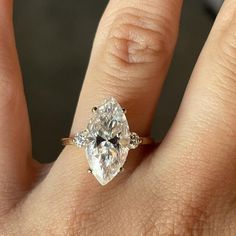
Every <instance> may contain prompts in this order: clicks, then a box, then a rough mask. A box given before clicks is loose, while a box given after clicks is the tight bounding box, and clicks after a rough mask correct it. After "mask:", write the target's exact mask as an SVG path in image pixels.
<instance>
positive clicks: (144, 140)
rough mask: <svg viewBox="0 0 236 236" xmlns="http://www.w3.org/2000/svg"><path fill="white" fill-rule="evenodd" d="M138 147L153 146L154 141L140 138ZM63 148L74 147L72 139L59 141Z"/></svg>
mask: <svg viewBox="0 0 236 236" xmlns="http://www.w3.org/2000/svg"><path fill="white" fill-rule="evenodd" d="M140 140H141V142H140V145H151V144H155V140H154V139H153V138H151V137H140ZM61 142H62V145H63V146H67V145H75V143H74V138H63V139H62V140H61Z"/></svg>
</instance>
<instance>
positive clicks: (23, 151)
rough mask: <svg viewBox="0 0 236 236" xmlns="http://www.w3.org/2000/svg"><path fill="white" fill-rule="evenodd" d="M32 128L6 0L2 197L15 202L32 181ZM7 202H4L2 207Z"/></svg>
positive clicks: (0, 69)
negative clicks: (30, 177)
mask: <svg viewBox="0 0 236 236" xmlns="http://www.w3.org/2000/svg"><path fill="white" fill-rule="evenodd" d="M29 130H30V129H29V122H28V116H27V108H26V103H25V98H24V93H23V86H22V81H21V73H20V68H19V64H18V59H17V53H16V47H15V40H14V33H13V25H12V1H8V0H3V1H0V201H2V200H3V199H4V200H5V199H9V200H11V201H9V202H13V200H14V199H15V198H17V197H19V196H18V195H20V194H21V193H22V191H24V190H25V189H26V188H27V186H28V185H29V182H30V181H31V180H29V175H30V168H29V165H30V164H29V163H30V161H29V160H30V158H31V144H30V131H29ZM13 192H14V194H13ZM9 204H10V203H9ZM5 206H6V205H5V204H1V207H0V211H1V208H2V207H5Z"/></svg>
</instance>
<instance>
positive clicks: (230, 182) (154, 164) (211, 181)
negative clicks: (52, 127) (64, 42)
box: [0, 0, 236, 236]
mask: <svg viewBox="0 0 236 236" xmlns="http://www.w3.org/2000/svg"><path fill="white" fill-rule="evenodd" d="M181 7H182V1H181V0H168V1H162V0H129V1H127V0H110V2H109V4H108V7H107V9H106V11H105V13H104V15H103V17H102V19H101V22H100V24H99V27H98V32H97V35H96V38H95V42H94V47H93V50H92V55H91V60H90V64H89V67H88V71H87V74H86V78H85V81H84V85H83V89H82V91H81V95H80V98H79V101H78V106H77V109H76V112H75V117H74V122H73V125H72V129H71V134H74V133H75V132H77V131H78V130H81V129H84V128H85V127H86V124H87V121H88V119H89V117H90V116H91V107H93V106H94V105H97V104H98V103H99V101H102V100H103V99H104V98H107V97H110V96H113V97H115V98H116V99H117V100H118V101H119V103H120V104H122V106H123V107H125V108H126V109H127V110H128V113H127V116H128V120H129V123H130V128H131V130H134V131H136V132H137V133H138V134H140V135H141V136H148V135H149V133H150V128H151V125H152V119H153V113H154V110H155V109H156V105H157V102H158V98H159V95H160V92H161V88H162V84H163V82H164V79H165V77H166V73H167V71H168V66H169V64H170V61H171V58H172V53H173V50H174V47H175V43H176V39H177V34H178V27H179V18H180V14H181ZM183 69H184V68H183ZM94 94H96V96H94ZM16 119H17V122H16ZM0 134H1V135H0V155H1V158H0V235H3V236H5V235H7V236H8V235H36V236H37V235H214V236H217V235H220V236H222V235H236V145H235V141H236V1H235V0H225V2H224V5H223V7H222V9H221V11H220V13H219V15H218V17H217V19H216V22H215V24H214V26H213V28H212V31H211V33H210V35H209V38H208V40H207V42H206V44H205V46H204V48H203V50H202V52H201V54H200V57H199V60H198V62H197V64H196V66H195V69H194V71H193V74H192V76H191V79H190V82H189V85H188V87H187V89H186V93H185V95H184V98H183V102H182V104H181V106H180V109H179V112H178V114H177V116H176V118H175V120H174V122H173V125H172V127H171V129H170V130H169V132H168V134H167V136H166V137H165V139H164V140H163V142H162V144H161V145H160V146H159V147H158V148H157V147H140V148H138V149H137V150H135V151H133V152H132V153H130V155H129V158H128V161H127V163H126V165H125V169H126V170H125V172H123V173H122V174H120V175H119V176H117V177H116V178H115V179H114V180H113V181H112V182H111V183H109V184H108V185H106V186H105V187H101V186H100V185H99V184H98V183H97V181H96V180H95V178H94V177H93V176H92V175H88V174H87V172H86V170H87V168H88V164H87V161H86V158H85V154H84V152H83V150H78V149H77V148H75V147H71V146H70V147H69V146H68V147H65V148H64V150H63V151H62V153H61V154H60V156H59V157H58V159H57V161H56V162H55V163H53V164H52V165H50V166H48V165H47V166H42V165H40V164H38V163H35V162H34V161H33V160H32V157H31V138H30V128H29V119H28V115H27V107H26V102H25V97H24V92H23V86H22V77H21V72H20V67H19V63H18V58H17V52H16V48H15V41H14V33H13V26H12V1H10V0H0ZM17 137H21V142H18V138H17ZM78 156H79V157H80V158H78Z"/></svg>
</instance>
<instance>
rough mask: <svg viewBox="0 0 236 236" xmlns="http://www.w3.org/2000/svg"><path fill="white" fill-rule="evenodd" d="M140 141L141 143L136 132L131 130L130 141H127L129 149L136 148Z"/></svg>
mask: <svg viewBox="0 0 236 236" xmlns="http://www.w3.org/2000/svg"><path fill="white" fill-rule="evenodd" d="M141 143H142V139H141V138H140V137H139V136H138V135H137V134H136V133H134V132H133V133H131V134H130V143H129V148H130V149H135V148H137V147H138V145H139V144H141Z"/></svg>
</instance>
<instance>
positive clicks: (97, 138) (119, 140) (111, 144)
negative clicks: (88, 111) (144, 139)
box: [86, 98, 130, 185]
mask: <svg viewBox="0 0 236 236" xmlns="http://www.w3.org/2000/svg"><path fill="white" fill-rule="evenodd" d="M87 130H88V136H89V143H88V144H87V146H86V154H87V159H88V163H89V167H90V169H91V170H92V173H93V175H94V176H95V177H96V179H97V180H98V181H99V182H100V184H102V185H105V184H107V183H108V182H110V181H111V180H112V179H113V178H114V177H115V176H116V175H117V174H118V173H119V172H120V169H121V168H122V167H123V165H124V163H125V161H126V158H127V155H128V151H129V148H128V144H129V142H130V132H129V125H128V122H127V119H126V116H125V114H124V111H123V109H122V108H121V106H120V105H119V104H118V102H117V101H116V100H115V99H114V98H110V99H108V100H105V102H104V103H103V104H102V105H101V106H99V107H97V110H96V111H95V115H94V117H93V118H92V119H91V120H90V121H89V124H88V127H87Z"/></svg>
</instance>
